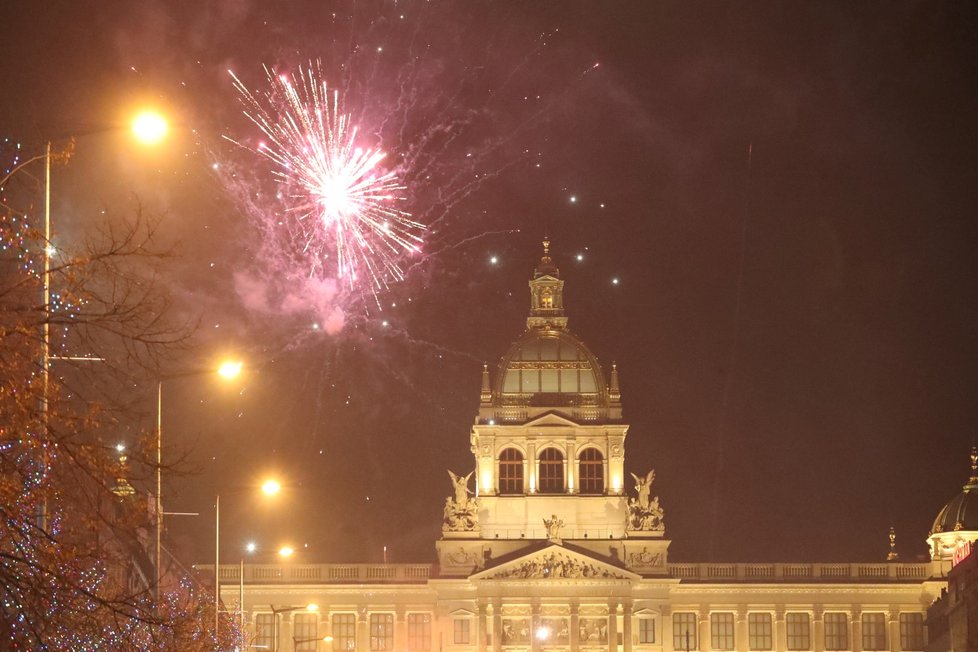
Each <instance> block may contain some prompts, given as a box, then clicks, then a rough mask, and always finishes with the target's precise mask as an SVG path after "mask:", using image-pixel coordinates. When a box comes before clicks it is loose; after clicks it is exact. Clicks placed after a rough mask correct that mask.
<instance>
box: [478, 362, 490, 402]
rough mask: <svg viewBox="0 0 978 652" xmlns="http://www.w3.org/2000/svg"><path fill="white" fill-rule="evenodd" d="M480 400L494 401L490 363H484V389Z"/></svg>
mask: <svg viewBox="0 0 978 652" xmlns="http://www.w3.org/2000/svg"><path fill="white" fill-rule="evenodd" d="M479 400H480V401H482V402H483V403H492V385H491V384H490V382H489V363H487V362H483V363H482V391H481V392H480V394H479Z"/></svg>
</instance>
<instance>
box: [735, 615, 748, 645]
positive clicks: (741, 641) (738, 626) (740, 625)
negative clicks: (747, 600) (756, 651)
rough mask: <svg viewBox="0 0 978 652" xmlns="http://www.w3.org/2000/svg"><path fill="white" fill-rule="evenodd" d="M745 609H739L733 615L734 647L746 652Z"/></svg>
mask: <svg viewBox="0 0 978 652" xmlns="http://www.w3.org/2000/svg"><path fill="white" fill-rule="evenodd" d="M747 629H748V628H747V608H746V607H741V608H739V609H737V613H735V614H734V647H735V648H736V649H737V650H738V651H739V652H747V642H748V641H747Z"/></svg>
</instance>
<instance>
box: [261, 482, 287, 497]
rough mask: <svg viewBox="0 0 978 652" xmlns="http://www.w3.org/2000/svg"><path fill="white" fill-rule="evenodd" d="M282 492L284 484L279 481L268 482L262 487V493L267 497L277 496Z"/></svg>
mask: <svg viewBox="0 0 978 652" xmlns="http://www.w3.org/2000/svg"><path fill="white" fill-rule="evenodd" d="M280 491H282V484H281V483H280V482H279V481H278V480H266V481H265V483H264V484H262V486H261V492H262V493H263V494H265V495H266V496H275V495H278V493H279V492H280Z"/></svg>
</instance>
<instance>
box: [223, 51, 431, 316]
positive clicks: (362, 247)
mask: <svg viewBox="0 0 978 652" xmlns="http://www.w3.org/2000/svg"><path fill="white" fill-rule="evenodd" d="M229 72H230V71H229ZM265 73H266V77H267V79H268V90H267V91H265V92H263V93H260V94H256V93H253V92H251V91H250V90H248V88H247V87H246V86H245V85H244V84H243V83H242V82H241V80H240V79H239V78H238V77H237V76H235V75H234V73H233V72H231V77H232V79H233V80H234V86H235V88H236V89H237V90H238V92H239V93H240V98H241V101H242V103H243V104H244V106H245V115H246V116H247V117H248V119H249V120H251V121H252V122H253V123H254V124H255V125H256V126H257V127H258V128H259V129H260V130H261V132H262V133H263V134H264V136H265V137H266V138H267V141H264V142H262V143H260V144H259V145H258V146H257V147H254V148H251V147H249V148H248V149H252V150H253V151H255V152H256V153H257V154H259V155H261V156H262V157H264V158H265V159H267V160H268V161H269V162H271V163H272V166H273V172H272V174H273V175H274V177H275V179H276V181H277V182H278V183H279V184H280V185H281V188H282V190H281V192H279V193H278V196H279V197H280V198H281V200H282V201H283V202H284V204H285V214H286V217H287V218H288V219H289V220H290V222H291V225H292V226H293V227H294V228H293V229H292V231H291V232H292V233H293V235H294V239H295V242H294V243H293V244H294V245H295V247H296V249H297V253H299V252H301V254H303V255H306V262H307V264H308V271H307V275H308V277H309V278H310V279H315V278H318V279H331V278H335V279H337V280H338V281H339V282H340V283H341V284H342V285H344V286H345V287H346V289H349V290H353V291H360V292H362V293H369V294H371V295H373V297H374V300H375V302H376V303H377V305H378V307H380V302H379V301H378V300H377V292H378V291H381V290H384V289H386V288H387V287H388V286H389V284H390V283H391V282H395V281H402V280H404V271H403V269H402V267H401V260H402V259H403V258H404V256H405V255H410V254H417V253H420V251H421V243H422V238H421V234H422V233H423V232H424V228H425V227H424V225H423V224H421V223H420V222H418V221H416V220H414V219H412V217H411V214H410V213H408V212H407V211H405V210H403V209H402V208H400V207H399V206H398V205H399V204H400V205H403V203H404V201H405V197H404V195H403V191H404V190H405V186H404V185H403V184H402V183H401V182H400V180H399V178H398V176H397V174H396V172H395V171H393V170H386V169H384V168H383V167H382V162H383V161H384V159H385V157H386V153H385V152H383V151H382V150H380V149H371V148H366V149H365V148H363V147H361V146H360V145H359V143H358V134H359V132H358V129H357V127H356V126H355V125H354V124H352V120H351V116H350V115H349V114H348V113H345V112H344V111H343V103H342V99H341V95H340V93H339V91H330V90H329V89H328V88H327V85H326V82H325V80H324V79H323V75H322V72H321V67H320V65H319V64H318V63H315V64H313V63H310V64H309V66H308V67H306V68H300V69H299V70H298V72H297V73H296V74H294V75H286V74H275V73H273V72H271V71H270V70H269V69H268V68H267V67H266V68H265ZM229 140H231V139H229ZM232 142H235V143H236V144H239V145H240V143H238V142H237V141H233V140H232ZM242 146H243V147H247V146H245V145H242Z"/></svg>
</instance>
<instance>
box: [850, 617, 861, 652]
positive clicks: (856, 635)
mask: <svg viewBox="0 0 978 652" xmlns="http://www.w3.org/2000/svg"><path fill="white" fill-rule="evenodd" d="M849 621H850V625H849V649H850V650H852V652H862V649H863V614H862V610H861V609H860V608H859V607H857V606H853V608H852V612H851V613H850V614H849Z"/></svg>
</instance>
